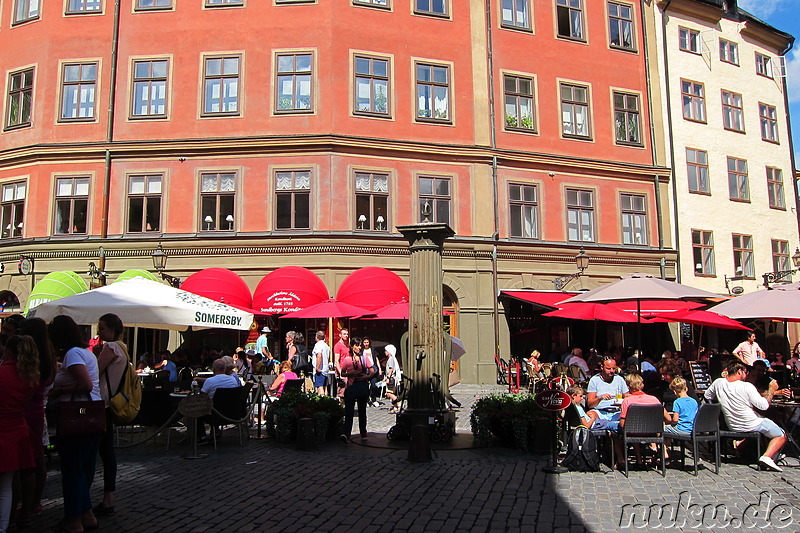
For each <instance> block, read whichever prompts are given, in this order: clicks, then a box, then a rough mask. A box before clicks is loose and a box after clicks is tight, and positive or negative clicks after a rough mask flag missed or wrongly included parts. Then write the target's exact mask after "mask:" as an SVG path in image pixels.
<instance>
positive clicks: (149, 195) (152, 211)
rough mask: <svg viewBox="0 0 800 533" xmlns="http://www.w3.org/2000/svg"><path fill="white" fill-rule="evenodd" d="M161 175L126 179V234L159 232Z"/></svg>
mask: <svg viewBox="0 0 800 533" xmlns="http://www.w3.org/2000/svg"><path fill="white" fill-rule="evenodd" d="M163 182H164V175H163V174H134V175H132V176H130V177H128V233H148V232H151V231H152V232H158V231H161V187H162V184H163Z"/></svg>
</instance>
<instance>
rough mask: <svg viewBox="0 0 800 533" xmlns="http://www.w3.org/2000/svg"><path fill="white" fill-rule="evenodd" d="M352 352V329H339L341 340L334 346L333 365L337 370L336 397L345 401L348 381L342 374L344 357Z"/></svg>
mask: <svg viewBox="0 0 800 533" xmlns="http://www.w3.org/2000/svg"><path fill="white" fill-rule="evenodd" d="M348 354H350V331H349V330H348V329H347V328H342V329H340V330H339V340H338V341H337V342H336V344H335V345H334V347H333V367H334V369H335V370H336V397H337V398H338V399H339V401H340V402H344V389H345V387H346V382H345V380H344V377H343V376H342V359H343V358H345V357H347V355H348Z"/></svg>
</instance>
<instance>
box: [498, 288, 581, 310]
mask: <svg viewBox="0 0 800 533" xmlns="http://www.w3.org/2000/svg"><path fill="white" fill-rule="evenodd" d="M576 294H578V293H577V292H562V291H533V290H515V291H500V296H508V297H509V298H514V299H516V300H521V301H523V302H527V303H529V304H533V305H538V306H539V307H545V308H547V309H548V310H551V309H559V308H560V306H559V305H558V303H559V302H563V301H564V300H566V299H567V298H572V297H573V296H575V295H576Z"/></svg>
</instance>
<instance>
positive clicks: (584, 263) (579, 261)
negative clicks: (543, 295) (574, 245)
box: [552, 246, 589, 291]
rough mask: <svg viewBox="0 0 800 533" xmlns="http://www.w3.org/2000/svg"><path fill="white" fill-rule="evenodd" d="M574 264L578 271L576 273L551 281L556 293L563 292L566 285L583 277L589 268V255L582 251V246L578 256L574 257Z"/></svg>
mask: <svg viewBox="0 0 800 533" xmlns="http://www.w3.org/2000/svg"><path fill="white" fill-rule="evenodd" d="M575 264H576V265H577V267H578V271H577V272H576V273H574V274H565V275H563V276H558V277H556V278H553V279H552V282H553V287H555V289H556V290H557V291H561V290H564V287H566V286H567V283H569V282H570V281H572V280H573V279H578V278H579V277H581V276H582V275H583V271H584V270H586V269H587V268H589V254H587V253H586V250H584V249H583V246H581V249H580V251H579V252H578V255H576V256H575Z"/></svg>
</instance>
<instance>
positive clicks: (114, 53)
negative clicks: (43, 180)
mask: <svg viewBox="0 0 800 533" xmlns="http://www.w3.org/2000/svg"><path fill="white" fill-rule="evenodd" d="M119 4H120V0H115V1H114V33H113V37H112V40H111V72H110V74H111V75H110V80H109V84H110V85H109V89H108V113H107V116H108V125H107V127H106V144H107V145H108V147H107V148H106V151H105V152H106V153H105V173H104V176H103V218H102V221H101V222H102V225H101V228H100V237H101V238H103V239H105V238H106V237H108V212H109V202H110V189H111V148H110V146H111V143H113V142H114V116H115V108H116V96H117V60H118V57H119V18H120V5H119ZM104 263H105V257H101V258H100V268H101V269H102V268H104V267H105V264H104Z"/></svg>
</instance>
